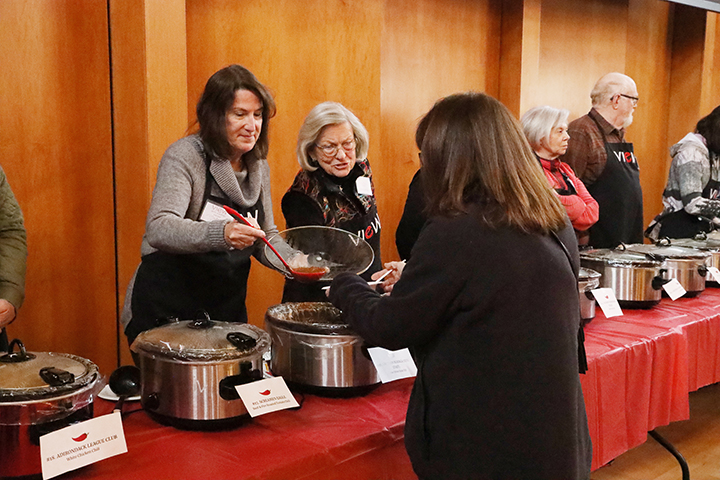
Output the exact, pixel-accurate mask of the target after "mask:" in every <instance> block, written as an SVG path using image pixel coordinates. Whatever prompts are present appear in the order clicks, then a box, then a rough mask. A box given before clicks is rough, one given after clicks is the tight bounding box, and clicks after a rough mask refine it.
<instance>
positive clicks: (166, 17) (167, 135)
mask: <svg viewBox="0 0 720 480" xmlns="http://www.w3.org/2000/svg"><path fill="white" fill-rule="evenodd" d="M109 5H110V21H111V32H112V35H111V47H112V69H113V124H114V130H113V133H114V148H115V187H116V203H117V207H116V217H117V265H118V280H117V285H118V292H117V296H118V317H119V312H120V310H121V309H122V305H123V302H124V300H125V291H126V287H127V285H128V283H129V282H130V280H131V278H132V276H133V274H134V272H135V269H136V268H137V266H138V264H139V262H140V244H141V241H142V236H143V233H144V232H145V218H146V214H147V210H148V208H149V206H150V199H151V198H152V189H153V187H154V186H155V174H156V171H157V165H158V163H159V162H160V158H161V157H162V154H163V152H164V151H165V149H166V148H167V147H168V146H169V145H170V144H171V143H172V142H174V141H175V140H176V139H178V138H179V137H181V136H182V135H183V133H184V132H185V130H186V129H187V127H188V115H187V110H186V108H185V105H186V102H187V62H186V58H187V55H186V51H185V43H186V31H185V2H184V0H172V1H170V0H167V1H164V2H155V1H146V0H111V1H110V2H109ZM121 327H122V326H121V325H119V322H118V325H117V349H118V362H119V363H121V364H128V363H130V362H131V359H130V351H129V348H128V345H127V341H126V338H125V335H124V333H123V331H122V328H121Z"/></svg>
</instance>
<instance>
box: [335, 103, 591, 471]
mask: <svg viewBox="0 0 720 480" xmlns="http://www.w3.org/2000/svg"><path fill="white" fill-rule="evenodd" d="M424 120H426V121H427V130H426V132H425V135H424V138H423V141H422V148H421V150H422V169H421V172H422V173H421V175H422V181H423V190H424V193H425V197H426V206H427V207H426V208H427V212H428V216H429V220H428V221H427V223H426V225H425V227H424V228H423V230H422V232H421V233H420V237H419V238H418V240H417V243H416V244H415V247H414V249H413V254H412V256H411V257H410V259H409V260H408V262H407V265H406V266H405V268H404V269H403V270H402V272H401V273H400V277H399V280H397V282H396V283H395V284H394V285H393V286H392V291H391V293H390V295H380V294H379V293H377V292H376V291H374V290H373V289H372V288H370V287H368V286H367V285H366V283H365V281H364V280H363V279H362V278H360V277H358V276H356V275H350V274H342V275H339V276H338V277H337V278H336V279H335V280H334V281H333V283H332V285H331V288H330V292H329V297H330V300H331V301H332V303H333V304H335V305H336V306H337V307H338V308H340V309H341V310H342V311H343V313H344V315H345V318H346V319H347V321H348V322H349V323H350V324H351V325H352V327H353V328H354V329H355V330H356V331H357V332H358V333H359V334H360V335H362V336H363V337H364V338H365V340H367V341H368V342H369V343H371V344H373V345H377V346H381V347H384V348H387V349H391V350H396V349H400V348H404V347H409V348H410V349H411V351H412V353H413V356H414V358H415V360H416V362H417V366H418V374H417V377H416V379H415V384H414V386H413V391H412V394H411V397H410V403H409V405H408V412H407V421H406V425H405V446H406V448H407V451H408V454H409V456H410V459H411V461H412V465H413V468H414V470H415V472H416V473H417V475H418V476H419V477H420V478H421V479H444V480H447V479H468V478H473V479H497V480H504V479H515V480H517V479H538V480H543V479H544V480H578V479H588V478H589V476H590V461H591V442H590V436H589V433H588V426H587V417H586V414H585V404H584V401H583V395H582V390H581V386H580V380H579V377H578V368H579V358H578V340H577V338H578V336H577V333H578V328H579V323H580V318H579V305H578V301H579V300H578V294H577V277H576V272H577V271H578V267H579V259H578V253H577V242H576V238H575V234H574V231H573V228H572V226H571V225H570V224H569V223H568V222H567V216H566V214H565V209H564V208H563V206H562V204H561V203H560V201H559V200H558V198H557V195H556V194H555V192H554V191H553V190H552V189H551V188H549V187H548V184H547V179H546V178H545V175H544V174H543V171H542V169H541V168H540V165H539V163H538V161H537V159H536V158H535V156H534V154H533V152H532V151H531V150H530V148H529V146H528V144H527V141H526V140H525V138H524V135H523V132H522V129H521V127H520V125H519V123H518V122H517V121H516V120H515V119H514V118H513V117H512V115H511V114H510V112H509V111H508V110H507V109H506V108H505V107H504V106H503V105H502V104H501V103H500V102H498V101H497V100H495V99H493V98H492V97H489V96H487V95H484V94H481V93H464V94H457V95H452V96H449V97H447V98H444V99H442V100H440V101H438V102H437V103H436V104H435V106H434V107H433V108H432V109H431V110H430V112H429V113H428V114H427V116H426V118H425V119H424Z"/></svg>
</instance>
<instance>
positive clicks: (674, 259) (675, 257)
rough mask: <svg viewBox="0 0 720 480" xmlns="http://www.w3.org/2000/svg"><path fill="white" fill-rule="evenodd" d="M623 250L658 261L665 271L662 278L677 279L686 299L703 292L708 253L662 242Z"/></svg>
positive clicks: (627, 247) (629, 246)
mask: <svg viewBox="0 0 720 480" xmlns="http://www.w3.org/2000/svg"><path fill="white" fill-rule="evenodd" d="M625 249H626V250H627V251H630V252H634V253H640V254H644V255H646V256H648V257H651V258H654V259H657V260H660V261H661V262H662V268H663V269H664V270H665V271H666V273H665V277H664V278H666V279H673V278H674V279H677V281H678V282H679V283H680V285H682V287H683V288H684V289H685V291H686V292H687V293H686V294H685V296H686V297H695V296H698V295H700V294H701V293H702V292H703V291H704V290H705V277H706V276H707V266H708V264H709V263H710V254H709V253H708V252H704V251H700V250H696V249H693V248H685V247H679V246H675V245H671V244H670V242H665V243H663V242H662V241H661V242H658V243H657V244H655V245H641V244H632V245H626V246H625Z"/></svg>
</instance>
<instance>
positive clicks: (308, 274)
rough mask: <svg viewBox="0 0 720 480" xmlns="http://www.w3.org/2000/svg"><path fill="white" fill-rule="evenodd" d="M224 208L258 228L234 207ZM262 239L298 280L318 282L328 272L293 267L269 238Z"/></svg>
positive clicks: (245, 222) (320, 269) (325, 270)
mask: <svg viewBox="0 0 720 480" xmlns="http://www.w3.org/2000/svg"><path fill="white" fill-rule="evenodd" d="M223 208H224V209H225V211H226V212H227V213H229V214H230V216H231V217H233V218H234V219H235V220H237V221H238V222H242V223H244V224H245V225H247V226H248V227H252V228H256V227H255V225H253V224H252V223H250V221H249V220H248V219H247V218H245V217H243V216H242V215H240V214H239V213H238V212H237V211H236V210H235V209H234V208H232V207H228V206H227V205H223ZM261 240H262V241H263V242H265V244H266V245H267V246H268V247H270V250H272V251H273V253H274V254H275V255H277V257H278V258H279V259H280V261H281V262H282V264H283V265H285V268H287V269H288V272H290V275H291V276H292V278H294V279H295V280H297V281H298V282H304V283H312V282H317V281H318V280H320V279H321V278H322V277H323V275H325V273H327V268H326V267H296V268H293V267H291V266H290V265H289V264H288V263H287V262H286V261H285V259H284V258H283V257H282V255H280V253H279V252H278V251H277V250H275V247H273V246H272V245H271V244H270V242H269V241H268V239H267V238H265V237H261Z"/></svg>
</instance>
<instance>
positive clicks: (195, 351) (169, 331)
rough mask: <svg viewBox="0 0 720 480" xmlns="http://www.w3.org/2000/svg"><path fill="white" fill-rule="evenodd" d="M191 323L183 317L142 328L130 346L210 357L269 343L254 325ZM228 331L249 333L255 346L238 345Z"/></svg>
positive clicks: (237, 353) (261, 347) (248, 353)
mask: <svg viewBox="0 0 720 480" xmlns="http://www.w3.org/2000/svg"><path fill="white" fill-rule="evenodd" d="M194 324H195V321H194V320H185V321H181V322H175V323H170V324H167V325H163V326H161V327H157V328H153V329H152V330H147V331H144V332H142V333H140V335H138V336H137V338H136V339H135V341H134V342H133V344H132V347H131V350H133V351H134V352H148V353H154V354H160V355H163V356H167V357H171V358H175V359H179V360H201V361H202V360H209V361H210V360H227V359H233V358H245V357H248V356H251V355H253V354H255V352H258V351H259V352H265V351H266V350H268V349H269V347H270V336H269V335H268V334H267V332H265V331H264V330H262V329H260V328H258V327H256V326H254V325H248V324H246V323H233V322H218V321H214V320H212V321H211V323H210V325H209V326H208V327H207V328H194ZM230 333H240V334H244V335H248V336H249V337H251V338H253V339H254V340H255V346H253V347H252V348H248V349H244V348H238V347H237V346H235V345H234V344H232V343H230V341H229V340H228V339H227V336H228V334H230Z"/></svg>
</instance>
